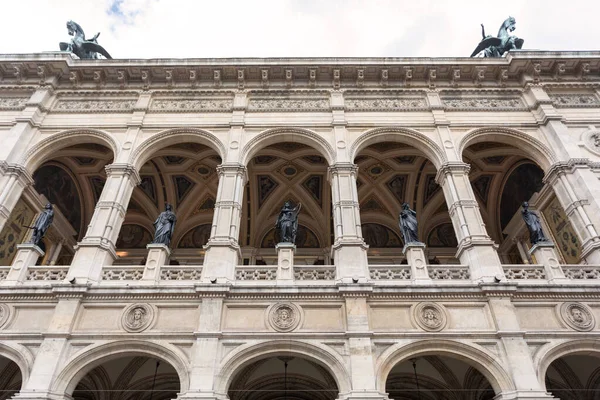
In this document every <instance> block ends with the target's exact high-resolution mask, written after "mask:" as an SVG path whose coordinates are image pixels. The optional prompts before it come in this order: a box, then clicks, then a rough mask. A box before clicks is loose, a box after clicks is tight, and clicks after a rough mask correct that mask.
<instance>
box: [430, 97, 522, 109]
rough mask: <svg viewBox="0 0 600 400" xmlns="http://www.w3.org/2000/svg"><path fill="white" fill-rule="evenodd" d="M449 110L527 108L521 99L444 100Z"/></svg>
mask: <svg viewBox="0 0 600 400" xmlns="http://www.w3.org/2000/svg"><path fill="white" fill-rule="evenodd" d="M442 101H443V102H444V105H445V106H446V108H448V109H460V110H500V109H502V110H511V109H521V110H522V109H524V108H525V106H524V105H523V102H522V101H521V99H520V98H517V97H513V98H508V99H507V98H497V99H494V98H487V99H485V98H467V99H443V100H442Z"/></svg>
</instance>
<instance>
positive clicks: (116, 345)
mask: <svg viewBox="0 0 600 400" xmlns="http://www.w3.org/2000/svg"><path fill="white" fill-rule="evenodd" d="M130 355H140V356H147V357H155V358H159V359H161V360H163V361H165V362H168V363H169V364H171V366H172V367H173V368H174V369H175V371H176V372H177V375H178V377H179V383H180V387H181V389H180V390H181V392H182V393H185V392H187V390H188V387H189V372H188V368H187V365H188V363H189V362H188V360H187V357H186V356H185V355H184V354H183V353H182V352H181V351H180V350H178V349H177V348H176V347H175V346H173V345H170V344H167V343H156V342H150V341H141V340H120V341H115V342H108V343H101V344H98V345H94V346H91V347H90V348H86V349H85V350H83V352H81V353H79V354H77V355H75V356H74V357H73V358H71V359H70V360H69V361H68V362H67V364H66V366H65V367H64V368H63V369H62V371H60V373H59V374H58V376H57V377H56V379H55V380H54V383H53V386H52V391H53V392H56V393H68V394H71V393H73V391H74V390H75V387H77V384H78V383H79V381H81V379H82V378H83V377H84V376H85V375H86V374H87V373H88V372H90V371H91V370H92V369H94V368H95V367H97V366H98V365H100V364H103V363H105V362H107V361H110V360H114V359H117V358H120V357H123V356H130Z"/></svg>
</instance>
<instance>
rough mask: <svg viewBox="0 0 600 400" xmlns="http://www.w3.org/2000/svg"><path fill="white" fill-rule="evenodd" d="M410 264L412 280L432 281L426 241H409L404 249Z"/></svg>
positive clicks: (418, 281) (420, 281) (417, 281)
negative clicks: (426, 256)
mask: <svg viewBox="0 0 600 400" xmlns="http://www.w3.org/2000/svg"><path fill="white" fill-rule="evenodd" d="M402 253H403V254H404V255H405V256H406V260H407V262H408V265H410V273H411V280H412V281H413V282H416V283H431V278H430V277H429V273H428V272H427V258H425V243H421V242H413V243H408V244H406V245H405V246H404V248H403V249H402Z"/></svg>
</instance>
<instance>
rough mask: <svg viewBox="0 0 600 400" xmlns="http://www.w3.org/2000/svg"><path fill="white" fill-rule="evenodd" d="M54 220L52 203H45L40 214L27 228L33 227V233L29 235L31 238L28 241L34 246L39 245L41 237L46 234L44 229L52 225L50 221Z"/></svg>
mask: <svg viewBox="0 0 600 400" xmlns="http://www.w3.org/2000/svg"><path fill="white" fill-rule="evenodd" d="M53 220H54V210H53V208H52V204H50V203H48V204H46V207H44V210H43V211H42V213H41V214H40V215H38V217H37V219H36V220H35V223H34V224H33V226H29V227H28V228H29V229H33V235H31V239H30V240H29V243H33V244H35V245H36V246H39V245H40V243H42V238H43V237H44V235H45V234H46V231H47V230H48V228H49V227H50V225H52V221H53Z"/></svg>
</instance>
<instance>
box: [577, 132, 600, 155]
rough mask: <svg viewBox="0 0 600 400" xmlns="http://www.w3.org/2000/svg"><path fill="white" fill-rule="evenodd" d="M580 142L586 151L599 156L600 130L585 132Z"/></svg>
mask: <svg viewBox="0 0 600 400" xmlns="http://www.w3.org/2000/svg"><path fill="white" fill-rule="evenodd" d="M581 141H582V143H583V145H584V146H585V148H586V149H588V150H589V151H591V152H592V153H595V154H598V155H600V130H594V129H592V130H587V131H585V132H584V133H583V134H582V135H581Z"/></svg>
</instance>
